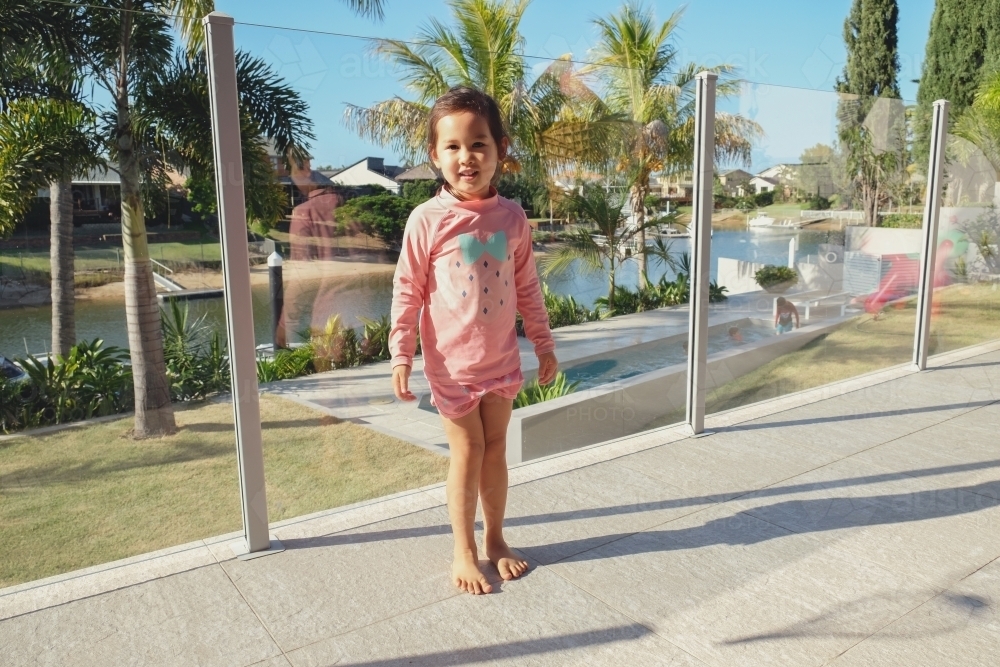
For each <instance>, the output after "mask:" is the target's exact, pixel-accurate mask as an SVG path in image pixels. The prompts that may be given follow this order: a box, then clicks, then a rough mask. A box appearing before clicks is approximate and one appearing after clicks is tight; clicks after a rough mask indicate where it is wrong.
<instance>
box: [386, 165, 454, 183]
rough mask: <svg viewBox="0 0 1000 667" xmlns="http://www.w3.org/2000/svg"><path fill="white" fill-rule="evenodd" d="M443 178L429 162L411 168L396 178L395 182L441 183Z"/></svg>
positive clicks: (438, 170)
mask: <svg viewBox="0 0 1000 667" xmlns="http://www.w3.org/2000/svg"><path fill="white" fill-rule="evenodd" d="M443 178H444V177H443V176H442V175H441V170H440V169H438V168H437V167H435V166H434V165H433V164H431V163H430V162H424V163H423V164H418V165H417V166H416V167H411V168H410V169H407V170H406V171H404V172H402V173H400V174H398V175H397V176H396V180H397V181H398V182H400V183H405V182H407V181H441V180H443Z"/></svg>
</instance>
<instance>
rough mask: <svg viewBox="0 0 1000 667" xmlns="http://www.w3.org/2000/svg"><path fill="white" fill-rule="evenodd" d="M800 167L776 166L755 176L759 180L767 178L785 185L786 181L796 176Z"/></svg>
mask: <svg viewBox="0 0 1000 667" xmlns="http://www.w3.org/2000/svg"><path fill="white" fill-rule="evenodd" d="M801 166H802V165H801V164H791V163H785V164H776V165H774V166H773V167H768V168H767V169H765V170H764V171H762V172H760V173H758V174H757V175H758V176H760V177H761V178H768V179H771V180H773V181H776V182H778V183H787V182H788V181H792V180H794V179H795V178H796V177H797V176H798V170H799V167H801Z"/></svg>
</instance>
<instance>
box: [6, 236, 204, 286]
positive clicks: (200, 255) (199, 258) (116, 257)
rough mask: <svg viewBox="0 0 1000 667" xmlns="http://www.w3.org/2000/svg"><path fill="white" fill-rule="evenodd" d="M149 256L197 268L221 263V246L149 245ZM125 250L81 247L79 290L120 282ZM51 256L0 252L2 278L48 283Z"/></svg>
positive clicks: (77, 263)
mask: <svg viewBox="0 0 1000 667" xmlns="http://www.w3.org/2000/svg"><path fill="white" fill-rule="evenodd" d="M149 255H150V257H152V258H153V259H155V260H157V261H158V262H165V263H170V264H179V265H196V264H198V263H199V262H219V261H221V259H222V254H221V250H220V248H219V244H218V243H213V242H206V243H202V242H199V241H190V242H185V243H177V242H171V243H150V244H149ZM122 257H123V255H122V250H121V249H120V248H119V249H118V252H117V254H116V252H115V248H112V247H107V248H95V247H80V248H76V249H75V252H74V262H73V266H74V269H75V270H76V272H77V281H76V282H77V287H92V286H94V285H95V284H104V283H105V282H108V280H109V279H100V278H95V277H94V276H101V275H104V276H112V278H111V280H121V279H122V275H123V271H124V266H123V265H122V263H121V261H122ZM49 261H50V260H49V252H48V250H45V249H35V250H30V251H29V250H24V251H20V250H4V251H0V276H6V277H9V278H15V279H18V280H26V281H27V282H33V283H38V284H48V283H49V275H50V273H49V271H50V265H49Z"/></svg>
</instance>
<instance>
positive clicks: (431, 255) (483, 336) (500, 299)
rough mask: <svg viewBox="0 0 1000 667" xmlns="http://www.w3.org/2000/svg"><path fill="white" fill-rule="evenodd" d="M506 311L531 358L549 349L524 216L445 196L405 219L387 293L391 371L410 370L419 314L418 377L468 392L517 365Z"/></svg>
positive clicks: (490, 202) (492, 203)
mask: <svg viewBox="0 0 1000 667" xmlns="http://www.w3.org/2000/svg"><path fill="white" fill-rule="evenodd" d="M515 309H516V311H517V312H520V313H521V317H522V318H523V319H524V332H525V334H526V335H527V337H528V339H529V340H530V341H531V343H532V344H533V345H534V348H535V354H542V353H544V352H550V351H552V350H554V349H555V341H553V339H552V332H551V331H550V330H549V316H548V312H547V311H546V309H545V303H544V301H543V299H542V293H541V289H540V286H539V281H538V272H537V270H536V269H535V259H534V254H533V253H532V251H531V227H530V226H529V225H528V220H527V218H526V217H525V215H524V209H522V208H521V207H520V206H518V205H517V204H515V203H513V202H511V201H509V200H507V199H504V198H503V197H500V196H499V195H496V194H494V195H493V196H492V197H489V198H487V199H482V200H478V201H460V200H459V199H457V198H456V197H454V196H453V195H451V194H450V193H448V192H447V191H446V190H442V191H441V193H440V194H439V195H438V196H436V197H434V198H433V199H431V200H429V201H426V202H424V203H423V204H421V205H420V206H418V207H417V208H416V209H414V210H413V213H411V214H410V218H409V220H408V221H407V223H406V228H405V230H404V232H403V249H402V252H401V253H400V255H399V263H398V264H397V265H396V273H395V276H394V277H393V290H392V329H391V331H390V333H389V350H390V352H391V354H392V366H393V367H396V366H399V365H401V364H404V365H407V366H411V365H412V363H413V354H414V350H415V348H416V336H417V328H416V327H417V323H418V314H419V324H420V346H421V353H422V354H423V357H424V374H425V375H427V377H428V380H429V381H431V382H434V381H438V382H447V383H475V382H483V381H485V380H489V379H492V378H497V377H501V376H503V375H506V374H507V373H510V372H512V371H514V370H516V369H518V368H520V365H521V357H520V353H519V351H518V346H517V334H516V332H515V330H514V313H515Z"/></svg>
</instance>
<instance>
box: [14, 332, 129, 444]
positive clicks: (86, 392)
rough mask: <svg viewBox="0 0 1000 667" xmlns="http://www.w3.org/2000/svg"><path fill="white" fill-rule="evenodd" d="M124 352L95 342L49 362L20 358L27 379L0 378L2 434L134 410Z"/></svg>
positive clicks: (77, 345) (96, 340)
mask: <svg viewBox="0 0 1000 667" xmlns="http://www.w3.org/2000/svg"><path fill="white" fill-rule="evenodd" d="M127 359H128V353H127V352H126V351H125V350H123V349H121V348H117V347H104V341H102V340H101V339H99V338H97V339H94V340H93V341H90V342H86V341H84V342H81V343H78V344H76V345H74V346H73V347H72V348H70V352H69V354H68V355H66V356H65V357H62V356H55V357H52V358H51V359H50V360H49V362H48V363H44V362H41V361H39V360H37V359H35V358H33V357H29V358H27V359H18V360H17V361H18V363H19V364H20V365H21V367H22V368H23V369H24V370H25V372H26V373H27V374H28V378H27V379H26V380H22V381H18V382H12V381H10V380H0V431H3V432H10V431H16V430H21V429H25V428H31V427H35V426H46V425H49V424H64V423H67V422H73V421H78V420H81V419H89V418H91V417H103V416H105V415H112V414H117V413H120V412H127V411H129V410H131V409H132V408H133V406H134V400H135V397H134V393H133V389H132V369H131V368H130V367H129V366H127V365H126V364H125V361H126V360H127Z"/></svg>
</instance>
